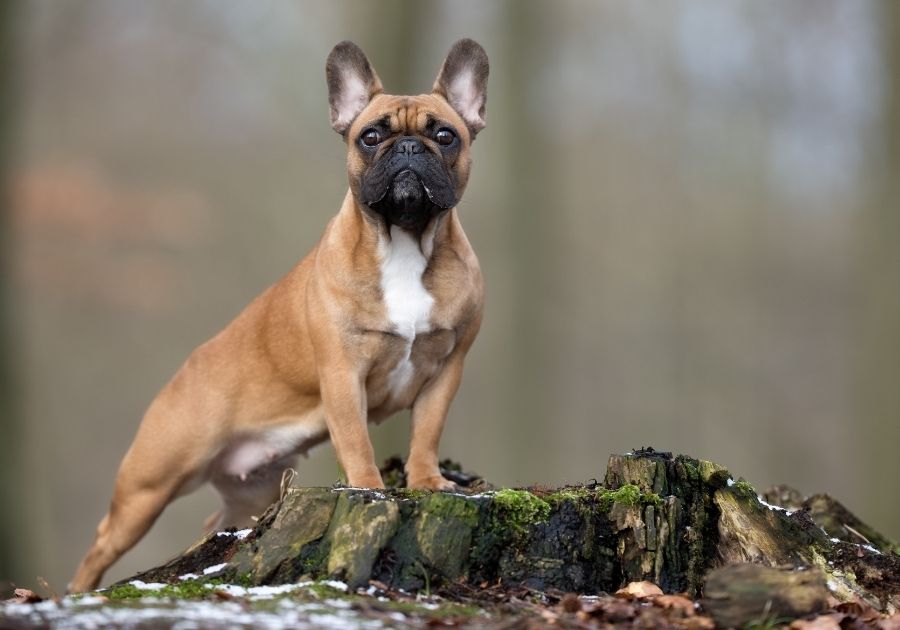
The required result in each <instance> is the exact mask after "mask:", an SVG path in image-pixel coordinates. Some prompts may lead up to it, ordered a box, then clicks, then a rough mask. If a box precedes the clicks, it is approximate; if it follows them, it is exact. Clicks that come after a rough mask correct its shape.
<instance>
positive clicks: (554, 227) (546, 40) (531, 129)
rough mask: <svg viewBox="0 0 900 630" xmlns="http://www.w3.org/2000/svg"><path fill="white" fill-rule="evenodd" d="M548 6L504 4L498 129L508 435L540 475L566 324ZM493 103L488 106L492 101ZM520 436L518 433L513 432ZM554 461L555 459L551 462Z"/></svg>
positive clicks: (553, 443) (548, 455)
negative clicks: (543, 78) (505, 106)
mask: <svg viewBox="0 0 900 630" xmlns="http://www.w3.org/2000/svg"><path fill="white" fill-rule="evenodd" d="M543 7H544V5H543V4H538V3H534V2H523V1H521V0H511V1H509V2H508V3H507V4H506V14H507V18H506V25H507V28H506V32H505V34H506V50H505V53H506V59H507V64H508V65H507V72H508V74H509V76H508V77H506V81H507V88H506V92H507V93H508V94H510V95H512V99H513V100H512V102H511V104H510V109H509V110H508V111H507V112H505V115H504V117H503V119H502V120H500V121H499V122H500V124H501V125H502V126H503V130H502V133H495V134H494V136H493V137H494V138H495V140H494V141H495V142H496V141H497V140H496V139H497V138H502V142H503V143H504V144H505V145H506V147H507V154H506V157H507V164H506V168H507V169H508V173H507V178H508V181H510V182H513V184H512V186H511V187H510V189H509V193H510V198H509V200H508V204H507V207H508V208H510V209H511V210H512V214H511V215H510V216H509V233H510V242H511V244H512V247H513V248H514V249H516V250H517V252H516V254H515V270H514V272H513V279H514V285H515V286H514V287H513V294H512V298H513V301H514V306H513V312H514V313H515V318H514V320H513V321H512V322H510V324H511V326H512V331H513V334H512V338H513V340H514V341H513V352H512V356H511V363H510V367H511V370H512V383H513V391H512V392H509V393H507V395H508V396H509V401H510V402H509V404H510V410H511V413H510V414H509V416H508V417H510V418H512V422H513V423H514V426H515V427H516V429H515V431H511V432H510V438H509V440H510V442H509V444H508V446H507V448H508V449H512V450H513V451H514V452H515V454H516V459H517V460H520V461H526V462H529V464H528V466H527V468H524V469H522V470H526V469H527V470H529V472H530V473H531V474H541V473H542V472H543V471H544V470H546V469H547V466H545V465H543V464H542V463H541V462H547V461H548V460H549V461H550V462H553V457H554V456H555V455H554V453H555V452H556V451H555V447H557V446H558V445H559V441H558V440H556V439H554V436H555V430H554V429H553V423H552V421H548V420H549V419H552V418H553V417H554V414H553V407H554V399H553V396H554V392H555V390H556V388H555V387H554V385H555V383H554V381H553V380H549V381H548V379H547V375H548V374H550V375H554V374H556V370H555V369H554V367H553V366H552V363H553V361H554V360H555V355H554V349H553V331H552V330H550V326H551V325H552V326H564V325H566V316H567V314H566V313H560V312H558V311H557V309H558V305H559V303H560V301H559V300H558V297H559V296H558V295H557V287H555V286H554V285H553V281H554V278H557V277H558V275H557V274H556V273H555V271H554V269H556V268H557V266H558V265H557V257H558V256H559V255H560V253H559V252H560V251H561V250H560V246H561V245H560V243H559V239H558V237H557V235H558V231H559V229H558V222H559V221H561V220H562V217H561V215H560V212H559V211H558V209H556V208H554V204H553V199H552V196H551V192H550V191H552V190H553V187H554V184H555V180H556V178H555V174H554V173H553V172H552V168H553V165H552V160H551V159H550V157H549V152H550V148H549V146H548V145H549V142H548V141H549V135H548V133H547V132H546V131H545V130H544V129H542V128H541V126H539V125H537V124H536V119H537V117H536V116H535V113H534V111H533V108H534V107H535V106H536V104H535V102H534V98H533V97H532V96H531V94H533V91H534V84H535V82H536V81H538V80H539V79H538V77H536V76H535V74H534V73H535V70H536V69H538V68H540V67H541V66H542V63H543V62H542V58H543V56H544V53H545V51H546V50H547V49H548V48H550V47H552V46H553V45H554V32H555V31H554V30H553V29H552V28H551V24H550V18H551V17H552V16H551V15H548V14H545V12H544V9H543ZM488 108H490V105H488ZM515 436H518V437H515ZM551 466H552V463H551Z"/></svg>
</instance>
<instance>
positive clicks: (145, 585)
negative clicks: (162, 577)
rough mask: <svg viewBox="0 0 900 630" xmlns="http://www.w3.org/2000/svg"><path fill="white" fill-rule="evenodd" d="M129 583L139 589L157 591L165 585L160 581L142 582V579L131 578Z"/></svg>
mask: <svg viewBox="0 0 900 630" xmlns="http://www.w3.org/2000/svg"><path fill="white" fill-rule="evenodd" d="M129 584H131V585H132V586H133V587H134V588H136V589H138V590H140V591H158V590H159V589H161V588H163V587H164V586H166V585H165V584H162V583H161V582H144V581H142V580H131V581H130V582H129Z"/></svg>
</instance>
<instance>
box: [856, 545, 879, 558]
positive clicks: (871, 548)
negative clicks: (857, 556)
mask: <svg viewBox="0 0 900 630" xmlns="http://www.w3.org/2000/svg"><path fill="white" fill-rule="evenodd" d="M860 547H862V548H863V549H868V550H869V551H871V552H873V553H877V554H878V555H879V556H880V555H881V552H880V551H878V549H876V548H875V547H873V546H872V545H860Z"/></svg>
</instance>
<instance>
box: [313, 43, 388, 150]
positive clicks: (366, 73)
mask: <svg viewBox="0 0 900 630" xmlns="http://www.w3.org/2000/svg"><path fill="white" fill-rule="evenodd" d="M325 78H326V80H327V81H328V104H329V105H330V106H331V126H332V127H333V128H334V130H335V131H337V132H338V133H339V134H341V135H343V134H345V133H346V132H347V129H349V128H350V124H351V123H352V122H353V120H354V119H355V118H356V117H357V116H358V115H359V113H360V112H361V111H362V110H363V109H364V108H365V106H366V105H368V104H369V101H370V100H372V97H373V96H375V95H376V94H380V93H381V92H382V91H383V88H382V87H381V80H380V79H379V78H378V75H377V74H375V70H373V69H372V66H371V64H370V63H369V60H368V59H366V54H365V53H364V52H363V51H362V50H361V49H360V47H359V46H357V45H356V44H354V43H353V42H350V41H343V42H341V43H340V44H338V45H337V46H335V47H334V48H333V49H332V50H331V54H330V55H328V61H327V62H326V63H325Z"/></svg>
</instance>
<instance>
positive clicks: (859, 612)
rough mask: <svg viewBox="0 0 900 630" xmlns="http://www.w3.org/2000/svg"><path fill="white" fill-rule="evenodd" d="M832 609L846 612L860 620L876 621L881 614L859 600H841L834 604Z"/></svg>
mask: <svg viewBox="0 0 900 630" xmlns="http://www.w3.org/2000/svg"><path fill="white" fill-rule="evenodd" d="M834 609H835V610H836V611H837V612H841V613H846V614H847V615H850V616H852V617H858V618H859V619H861V620H862V621H876V620H878V619H881V614H880V613H879V612H878V611H877V610H875V609H874V608H872V607H871V606H869V605H868V604H866V603H864V602H860V601H855V602H841V603H840V604H838V605H837V606H835V607H834Z"/></svg>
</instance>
